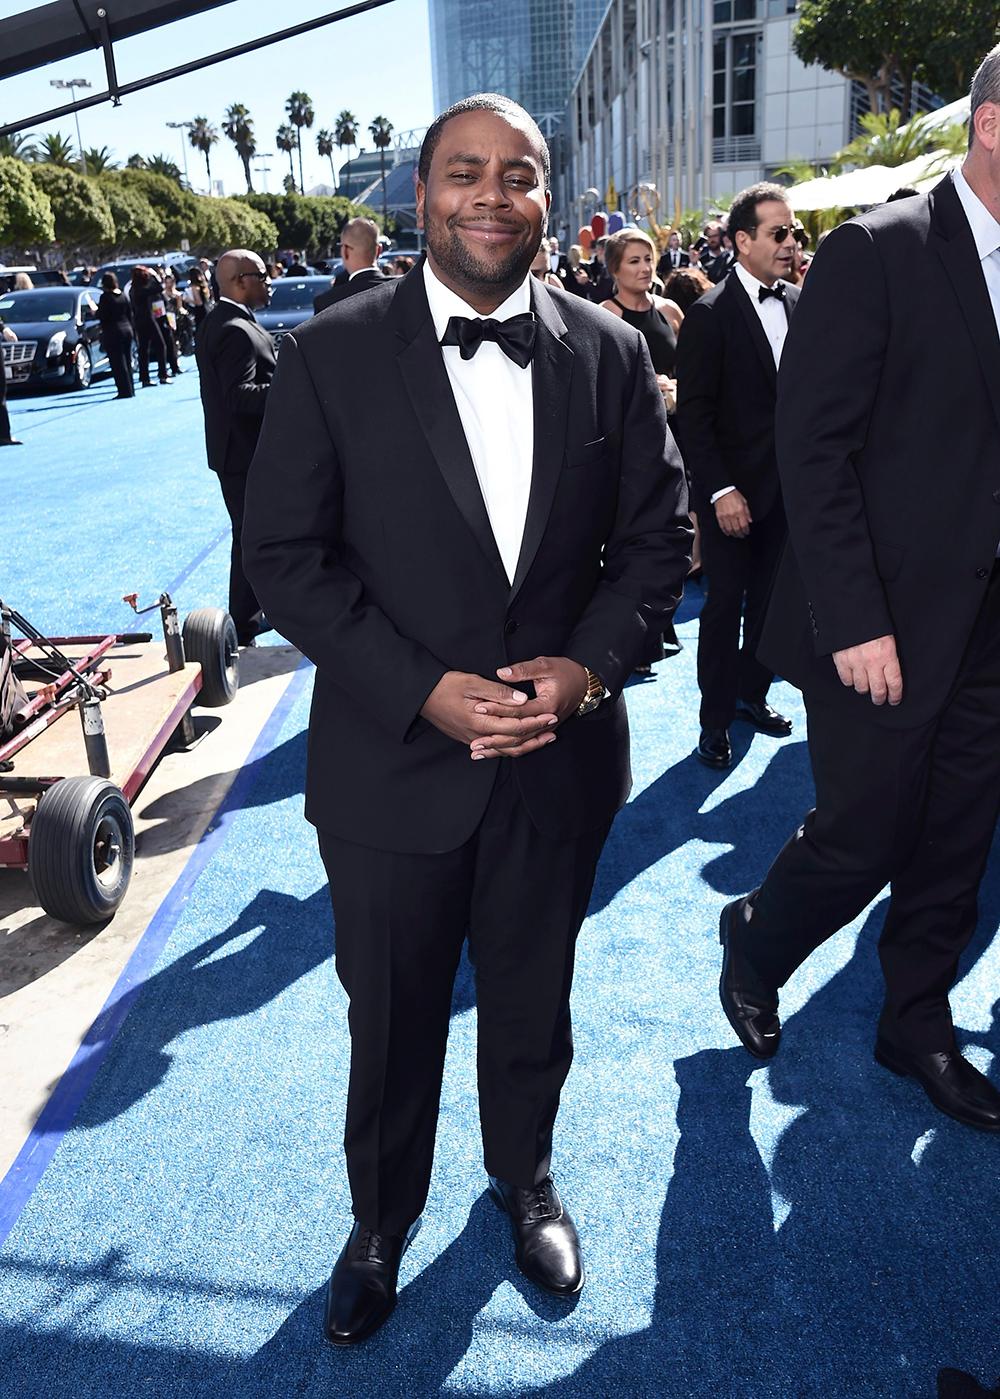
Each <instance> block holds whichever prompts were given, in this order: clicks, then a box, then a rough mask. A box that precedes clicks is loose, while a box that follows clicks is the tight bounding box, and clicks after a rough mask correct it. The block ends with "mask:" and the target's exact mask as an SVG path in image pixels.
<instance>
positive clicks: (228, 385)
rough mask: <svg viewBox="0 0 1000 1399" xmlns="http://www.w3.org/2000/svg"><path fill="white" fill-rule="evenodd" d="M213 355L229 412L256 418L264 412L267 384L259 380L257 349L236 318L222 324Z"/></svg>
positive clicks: (268, 385)
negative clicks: (257, 374)
mask: <svg viewBox="0 0 1000 1399" xmlns="http://www.w3.org/2000/svg"><path fill="white" fill-rule="evenodd" d="M213 358H214V360H215V369H216V373H217V374H218V376H219V383H220V385H221V386H222V394H223V398H224V399H225V404H226V408H227V410H228V411H229V412H230V413H233V414H238V415H240V416H245V417H251V418H259V417H260V416H261V414H262V413H263V412H264V405H265V404H266V402H267V393H268V389H269V388H270V384H258V383H257V382H256V373H257V352H256V350H255V349H254V344H253V340H252V339H251V338H250V336H249V335H248V334H247V333H246V331H245V330H243V329H242V328H241V326H240V324H239V322H238V321H236V322H232V321H231V322H230V323H229V324H228V325H226V326H223V328H222V333H221V335H220V336H219V339H218V343H217V344H216V346H215V350H214V355H213Z"/></svg>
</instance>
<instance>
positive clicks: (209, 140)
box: [188, 117, 219, 194]
mask: <svg viewBox="0 0 1000 1399" xmlns="http://www.w3.org/2000/svg"><path fill="white" fill-rule="evenodd" d="M218 139H219V133H218V131H216V129H215V127H214V126H212V124H211V122H210V121H209V120H208V117H195V119H194V121H193V122H192V123H191V125H190V127H189V128H188V140H189V141H190V142H191V144H192V146H194V148H195V150H196V151H201V153H202V155H203V156H204V157H205V169H206V170H207V171H208V192H209V194H211V192H212V162H211V161H210V160H209V158H208V156H209V151H211V149H212V147H213V146H214V145H215V143H216V142H217V141H218Z"/></svg>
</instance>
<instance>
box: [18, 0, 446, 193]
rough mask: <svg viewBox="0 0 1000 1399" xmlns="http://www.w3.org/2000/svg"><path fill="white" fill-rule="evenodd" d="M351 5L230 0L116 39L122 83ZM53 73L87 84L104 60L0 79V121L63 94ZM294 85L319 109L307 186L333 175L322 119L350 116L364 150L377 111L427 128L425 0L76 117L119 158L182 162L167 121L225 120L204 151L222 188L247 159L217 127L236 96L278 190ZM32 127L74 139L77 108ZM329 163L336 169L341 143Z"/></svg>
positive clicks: (194, 163) (307, 154)
mask: <svg viewBox="0 0 1000 1399" xmlns="http://www.w3.org/2000/svg"><path fill="white" fill-rule="evenodd" d="M347 3H349V0H339V3H338V0H298V3H296V4H294V5H282V4H275V3H274V0H230V3H229V4H225V5H221V6H220V7H219V8H218V9H215V10H209V11H208V12H207V13H206V14H204V15H202V16H200V17H196V18H194V19H188V20H182V21H181V22H180V23H177V24H172V25H165V26H164V27H163V28H161V29H155V30H153V31H151V32H150V33H149V34H145V35H141V36H139V37H138V38H135V39H128V40H125V41H124V42H123V43H121V44H116V45H115V53H116V61H117V67H118V79H119V82H122V83H125V82H128V81H130V80H131V79H134V78H140V77H145V76H146V75H147V74H150V73H154V72H160V71H161V70H163V69H166V68H172V67H174V66H176V65H177V64H179V63H184V62H186V61H189V60H191V59H194V58H200V57H202V56H204V55H206V54H209V53H214V52H215V51H217V50H219V49H225V48H229V47H231V46H232V45H233V44H238V43H241V42H244V41H245V40H247V39H253V38H257V37H262V36H263V35H265V34H270V33H273V32H274V31H275V30H278V29H282V28H285V27H287V26H289V25H292V24H300V23H302V22H303V21H305V20H308V19H312V18H314V17H318V16H319V15H323V14H330V13H332V12H333V11H334V10H336V9H340V8H343V7H344V6H345V5H346V4H347ZM31 8H33V5H32V4H31V3H26V2H25V0H22V2H21V3H17V0H13V3H12V2H11V0H0V16H4V17H6V16H7V15H12V14H16V13H19V12H21V11H23V10H27V9H31ZM50 78H89V79H90V81H91V83H92V84H93V85H94V91H103V90H104V89H105V88H106V87H107V82H106V79H105V75H104V63H103V59H102V58H101V56H100V55H99V54H97V53H93V52H91V53H85V54H83V55H82V56H81V57H79V58H71V59H68V60H67V61H66V62H64V63H56V64H52V65H50V66H49V67H46V68H37V69H35V70H34V71H33V72H30V73H23V74H21V75H20V76H19V77H16V78H8V79H6V80H5V81H4V82H0V118H2V121H3V122H8V121H16V120H17V119H18V118H20V117H22V116H31V115H32V114H33V113H35V112H43V111H45V110H47V109H48V108H50V107H54V106H57V105H58V104H59V102H60V100H62V99H65V96H66V94H65V93H62V92H60V91H59V90H58V89H55V88H52V87H50V86H49V79H50ZM295 90H304V91H305V92H307V93H308V94H309V96H310V97H311V98H312V102H313V107H314V109H315V112H316V120H315V122H314V123H313V127H312V130H311V131H310V130H307V129H304V130H303V133H302V135H303V141H302V151H303V159H304V166H305V186H306V189H309V188H311V187H312V186H313V185H316V184H320V183H325V184H329V183H330V164H329V161H327V160H325V159H323V158H322V157H320V156H319V155H318V154H317V152H316V132H317V131H318V130H319V129H320V127H323V126H326V127H329V128H330V129H331V130H332V129H333V126H334V123H335V121H336V118H337V115H338V113H339V112H340V111H342V110H343V108H345V107H346V108H348V109H349V110H350V111H352V112H353V113H354V114H355V116H357V118H358V120H359V123H360V126H361V130H362V135H361V136H359V138H358V139H359V143H360V145H362V146H366V147H367V148H368V149H369V150H371V149H373V145H372V141H371V139H370V138H369V137H368V135H367V131H366V130H365V128H366V127H367V125H368V123H369V122H370V121H371V120H372V118H373V117H375V116H384V117H387V118H388V119H389V121H391V122H392V124H393V126H394V127H396V129H397V130H398V131H406V130H409V129H410V128H413V127H422V126H426V125H427V124H428V123H429V122H430V120H431V118H432V117H433V115H434V113H433V110H432V105H433V97H432V85H431V61H430V37H429V30H428V18H427V0H391V3H390V4H387V5H385V6H383V7H382V8H380V9H377V10H373V11H371V12H369V13H368V14H363V15H357V16H355V17H354V18H351V19H346V20H340V21H338V22H337V23H336V24H331V25H328V26H326V27H325V28H323V29H319V30H315V31H313V33H311V34H306V35H303V36H302V37H300V38H297V39H289V40H286V41H284V42H283V43H280V44H274V45H272V46H270V47H269V48H266V49H262V50H260V52H258V53H253V54H248V55H246V56H245V57H243V58H234V59H230V60H229V62H227V63H221V64H217V65H214V66H213V67H211V68H205V69H202V71H201V72H199V73H193V74H191V75H190V76H188V77H185V78H176V79H174V80H173V81H172V82H169V83H161V84H158V85H157V86H156V87H152V88H149V89H147V90H146V91H145V92H139V93H136V94H135V95H134V96H132V97H126V98H124V99H123V102H122V105H121V106H120V107H117V108H115V107H112V106H111V105H110V103H109V104H106V105H102V106H99V107H92V108H90V109H88V110H87V111H84V112H81V113H80V114H79V117H80V131H81V136H82V139H83V145H84V147H89V146H98V147H100V146H104V145H107V146H109V147H110V148H111V149H112V150H113V151H114V152H115V158H116V159H117V160H118V161H119V162H120V163H121V164H124V163H125V161H126V160H127V158H128V157H129V155H131V154H132V152H133V151H139V152H141V153H142V154H143V155H155V154H159V153H162V154H164V155H166V156H168V157H169V158H170V159H172V160H174V161H176V162H177V164H178V165H180V166H181V167H182V168H183V160H182V158H181V137H182V136H184V137H185V138H186V137H187V132H182V131H170V130H168V129H167V127H166V125H165V123H166V122H167V121H189V120H190V119H191V118H192V117H195V116H205V117H207V118H208V119H209V121H211V122H212V123H213V125H215V126H216V127H219V128H220V130H219V143H218V145H217V146H213V147H212V153H211V161H212V177H213V179H221V180H222V181H223V185H224V192H225V193H226V194H239V193H241V192H242V191H244V190H245V189H246V182H245V181H244V179H243V167H242V165H241V164H240V161H239V158H238V156H237V155H236V150H235V148H234V146H233V145H232V143H231V142H230V141H228V140H227V139H226V138H225V136H223V135H222V132H221V125H222V120H223V113H224V111H225V109H226V107H228V106H229V104H230V103H232V102H242V103H243V104H244V105H245V106H246V107H249V109H250V114H251V116H252V117H253V120H254V130H255V133H256V136H257V147H258V149H259V150H261V151H273V152H274V158H273V159H272V160H269V161H268V162H267V163H268V164H269V165H270V166H271V170H270V173H269V174H268V176H267V179H268V189H270V190H276V189H277V190H280V188H281V178H282V176H283V175H284V174H285V173H286V172H287V170H288V157H287V156H285V155H284V154H282V153H281V152H280V151H279V150H278V149H277V146H276V145H275V143H274V133H275V131H276V130H277V128H278V126H279V125H280V124H281V122H282V121H284V120H285V113H284V104H285V100H286V98H287V97H288V95H289V93H290V92H293V91H295ZM81 95H84V96H85V95H86V93H83V94H81ZM37 130H38V132H39V134H41V132H42V131H51V130H61V131H62V133H63V135H64V136H66V137H67V138H69V139H71V140H72V142H73V144H74V146H75V145H76V127H75V125H74V122H73V117H72V116H69V117H63V118H62V120H61V121H60V122H49V123H46V124H45V125H44V126H43V127H40V128H37ZM344 154H345V156H346V154H347V153H346V151H345V153H344ZM187 159H188V171H189V174H190V178H191V183H192V185H193V186H194V188H195V189H200V190H205V189H206V188H207V180H206V175H205V161H204V157H203V156H202V155H201V153H200V152H199V151H195V150H192V149H191V148H190V147H188V151H187ZM296 159H297V158H296ZM334 163H335V166H336V167H338V168H339V166H340V155H339V152H337V151H335V152H334ZM296 178H298V171H297V170H296ZM254 185H255V188H257V189H260V188H262V184H261V181H260V179H259V178H257V177H255V179H254Z"/></svg>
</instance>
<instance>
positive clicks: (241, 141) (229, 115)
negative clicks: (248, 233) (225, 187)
mask: <svg viewBox="0 0 1000 1399" xmlns="http://www.w3.org/2000/svg"><path fill="white" fill-rule="evenodd" d="M222 130H223V132H224V134H225V135H226V136H228V137H229V139H230V141H232V143H233V145H234V146H235V147H236V154H237V155H238V156H239V158H240V160H242V162H243V174H244V176H245V177H246V182H247V194H253V180H252V179H251V178H250V160H251V158H252V157H253V156H254V155H256V153H257V141H256V138H255V137H254V134H253V119H252V118H251V116H250V112H249V109H248V108H246V107H244V106H243V104H242V103H241V102H234V103H233V105H232V106H231V107H227V108H226V119H225V121H224V122H223V123H222ZM249 246H250V245H249V243H248V244H247V247H249Z"/></svg>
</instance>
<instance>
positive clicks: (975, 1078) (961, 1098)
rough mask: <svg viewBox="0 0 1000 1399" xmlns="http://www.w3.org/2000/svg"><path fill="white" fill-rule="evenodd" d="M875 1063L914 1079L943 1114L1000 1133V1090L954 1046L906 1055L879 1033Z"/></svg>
mask: <svg viewBox="0 0 1000 1399" xmlns="http://www.w3.org/2000/svg"><path fill="white" fill-rule="evenodd" d="M875 1062H876V1063H877V1064H881V1065H882V1067H883V1069H889V1070H890V1072H891V1073H894V1074H899V1076H900V1078H906V1077H907V1076H909V1077H910V1078H915V1079H916V1080H917V1082H918V1083H919V1084H920V1086H921V1088H922V1089H923V1090H924V1092H925V1093H926V1094H927V1096H928V1098H930V1100H931V1102H932V1103H933V1104H934V1106H935V1107H936V1108H937V1109H938V1111H939V1112H943V1113H944V1114H945V1116H947V1117H953V1118H954V1119H955V1121H956V1122H962V1123H964V1124H965V1126H966V1127H978V1128H979V1129H980V1130H981V1131H983V1132H1000V1092H998V1091H997V1089H996V1088H994V1087H993V1084H992V1083H990V1081H989V1079H988V1078H987V1077H986V1075H985V1074H981V1073H980V1072H979V1070H978V1069H977V1068H976V1066H975V1065H974V1064H970V1063H969V1061H968V1059H963V1058H962V1056H961V1054H959V1052H958V1050H957V1049H947V1050H942V1051H940V1052H938V1053H936V1054H907V1053H906V1052H905V1051H904V1050H901V1049H896V1048H895V1046H894V1045H891V1044H889V1042H888V1041H887V1040H884V1039H883V1038H882V1037H881V1035H880V1036H879V1037H878V1039H876V1041H875Z"/></svg>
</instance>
